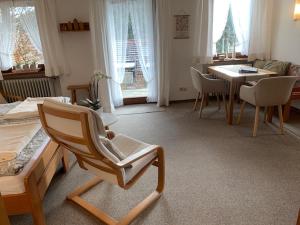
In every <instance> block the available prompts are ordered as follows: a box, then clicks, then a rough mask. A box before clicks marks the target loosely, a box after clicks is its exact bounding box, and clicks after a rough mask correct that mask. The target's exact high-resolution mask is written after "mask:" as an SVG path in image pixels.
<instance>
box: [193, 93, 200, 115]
mask: <svg viewBox="0 0 300 225" xmlns="http://www.w3.org/2000/svg"><path fill="white" fill-rule="evenodd" d="M200 95H201V93H200V92H198V94H197V97H196V100H195V104H194V107H193V110H194V111H196V109H197V105H198V101H199V98H200Z"/></svg>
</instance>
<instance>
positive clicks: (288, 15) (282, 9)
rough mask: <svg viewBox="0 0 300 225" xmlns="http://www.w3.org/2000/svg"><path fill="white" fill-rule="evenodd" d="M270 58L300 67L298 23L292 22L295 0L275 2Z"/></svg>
mask: <svg viewBox="0 0 300 225" xmlns="http://www.w3.org/2000/svg"><path fill="white" fill-rule="evenodd" d="M274 7H275V8H274V20H273V21H274V22H273V35H272V36H273V40H272V58H273V59H278V60H283V61H289V62H292V63H295V64H298V65H300V21H294V20H293V12H294V7H295V0H284V1H282V0H275V4H274Z"/></svg>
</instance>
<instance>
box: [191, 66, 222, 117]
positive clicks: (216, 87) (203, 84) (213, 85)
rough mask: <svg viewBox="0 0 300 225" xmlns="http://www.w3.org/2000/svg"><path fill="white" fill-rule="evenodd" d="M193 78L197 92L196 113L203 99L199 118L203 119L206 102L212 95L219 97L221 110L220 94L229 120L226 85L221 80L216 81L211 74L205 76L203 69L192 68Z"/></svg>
mask: <svg viewBox="0 0 300 225" xmlns="http://www.w3.org/2000/svg"><path fill="white" fill-rule="evenodd" d="M190 70H191V76H192V81H193V85H194V88H195V89H196V90H197V92H198V93H197V96H196V101H195V104H194V111H195V110H196V109H197V104H198V100H199V98H200V97H201V104H200V110H199V118H201V117H202V111H203V108H204V101H205V99H206V98H207V96H208V95H209V94H211V93H214V94H216V95H217V102H218V109H220V108H221V104H220V99H219V94H222V97H223V101H224V105H225V112H226V118H227V107H226V96H225V94H226V83H225V81H224V80H221V79H214V78H213V77H212V76H211V75H210V74H204V73H202V72H201V69H198V68H195V67H191V68H190Z"/></svg>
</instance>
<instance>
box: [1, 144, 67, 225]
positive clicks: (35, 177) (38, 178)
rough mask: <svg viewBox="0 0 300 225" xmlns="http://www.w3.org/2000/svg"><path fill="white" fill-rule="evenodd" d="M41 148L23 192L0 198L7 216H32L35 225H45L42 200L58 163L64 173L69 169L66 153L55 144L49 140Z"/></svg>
mask: <svg viewBox="0 0 300 225" xmlns="http://www.w3.org/2000/svg"><path fill="white" fill-rule="evenodd" d="M41 148H43V150H42V151H41V154H40V155H39V157H38V158H37V160H36V161H35V162H34V164H33V165H32V167H31V168H30V169H29V170H28V172H27V174H26V175H25V178H24V186H25V192H24V193H21V194H11V195H3V196H2V198H3V202H4V206H5V209H6V211H7V214H8V215H19V214H32V217H33V221H34V224H35V225H46V220H45V216H44V213H43V207H42V200H43V198H44V195H45V193H46V191H47V189H48V186H49V184H50V182H51V180H52V178H53V176H54V174H55V172H56V169H57V167H58V165H59V163H60V161H61V160H62V164H63V167H64V171H65V172H67V170H68V167H69V166H68V153H67V151H66V150H64V149H63V148H61V147H60V146H59V145H58V144H57V143H55V142H53V141H51V140H49V142H48V143H45V144H44V145H43V146H42V147H41ZM40 150H41V149H40ZM1 225H2V223H1Z"/></svg>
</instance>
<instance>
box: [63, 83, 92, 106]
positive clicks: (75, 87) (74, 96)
mask: <svg viewBox="0 0 300 225" xmlns="http://www.w3.org/2000/svg"><path fill="white" fill-rule="evenodd" d="M67 89H68V90H70V91H71V103H72V104H74V103H76V102H77V91H79V90H84V91H87V92H88V94H89V97H91V93H90V85H89V84H81V85H69V86H68V88H67Z"/></svg>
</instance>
